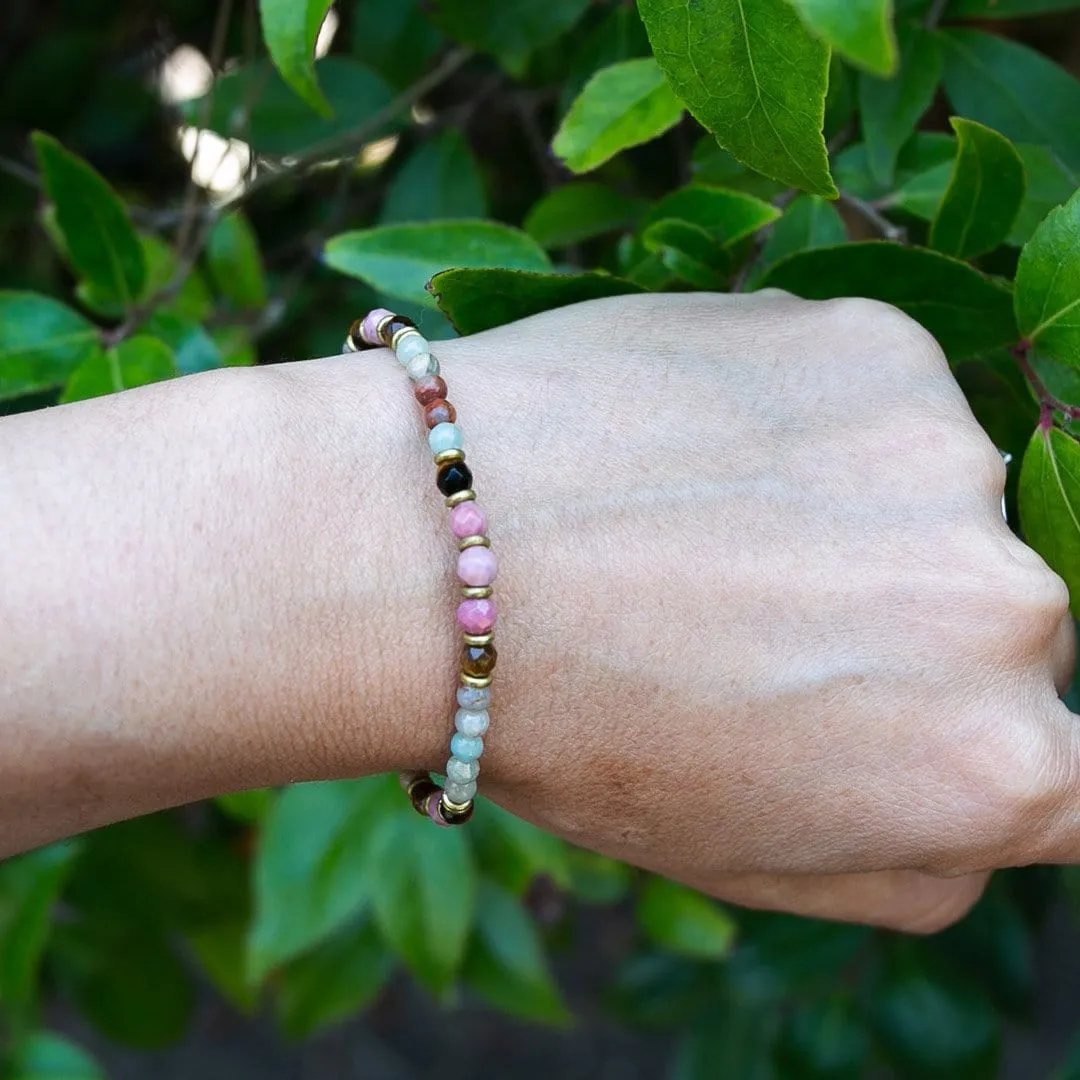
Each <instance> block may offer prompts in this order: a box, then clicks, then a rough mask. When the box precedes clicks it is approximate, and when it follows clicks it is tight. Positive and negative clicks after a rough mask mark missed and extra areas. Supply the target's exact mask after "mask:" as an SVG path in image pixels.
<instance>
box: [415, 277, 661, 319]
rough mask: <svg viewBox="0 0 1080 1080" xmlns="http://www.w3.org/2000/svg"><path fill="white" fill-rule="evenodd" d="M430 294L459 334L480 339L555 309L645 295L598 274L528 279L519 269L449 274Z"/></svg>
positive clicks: (436, 279)
mask: <svg viewBox="0 0 1080 1080" xmlns="http://www.w3.org/2000/svg"><path fill="white" fill-rule="evenodd" d="M431 292H432V294H433V295H434V297H435V299H436V301H437V303H438V305H439V308H440V309H441V310H442V311H443V313H444V314H445V315H446V317H447V318H448V319H449V320H450V321H451V322H452V323H453V324H454V328H455V329H456V330H457V332H458V333H459V334H479V333H480V332H481V331H482V330H490V329H491V328H492V327H494V326H503V325H505V324H506V323H509V322H516V321H517V320H518V319H524V318H527V317H528V316H529V315H539V314H540V312H542V311H550V310H551V309H552V308H557V307H566V305H567V304H579V303H581V302H582V301H584V300H598V299H600V298H602V297H605V296H627V295H629V294H631V293H640V292H644V290H643V289H641V288H640V287H639V286H637V285H634V284H632V283H631V282H629V281H626V280H624V279H623V278H618V277H612V276H611V275H609V274H603V273H600V272H599V271H591V272H590V273H586V274H529V273H523V272H522V271H520V270H446V271H444V272H443V273H441V274H436V275H435V277H433V278H432V279H431Z"/></svg>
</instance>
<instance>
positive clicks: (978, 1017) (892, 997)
mask: <svg viewBox="0 0 1080 1080" xmlns="http://www.w3.org/2000/svg"><path fill="white" fill-rule="evenodd" d="M867 1005H868V1006H869V1014H870V1019H871V1024H872V1027H873V1029H874V1033H875V1034H876V1036H877V1039H878V1042H879V1043H880V1045H881V1047H882V1049H883V1050H884V1051H885V1054H886V1056H887V1058H888V1061H889V1063H890V1064H891V1065H893V1066H894V1067H895V1068H896V1069H897V1070H898V1071H900V1073H901V1075H905V1076H917V1077H919V1078H920V1080H923V1078H925V1080H938V1078H940V1080H985V1078H986V1077H988V1076H995V1075H997V1070H996V1065H997V1060H998V1056H999V1053H1000V1046H1001V1030H1000V1024H999V1021H998V1017H997V1015H996V1014H995V1012H994V1010H993V1008H992V1007H991V1006H990V1003H989V1002H988V1001H987V1000H986V998H985V997H984V996H983V995H982V994H981V993H980V992H979V991H978V990H976V989H975V988H974V986H972V985H971V984H968V983H966V982H963V981H961V980H960V979H958V978H957V977H956V976H955V975H953V974H952V973H951V972H950V971H948V970H946V969H943V968H942V967H940V966H939V965H938V964H935V963H934V962H933V958H932V957H931V956H929V955H927V954H926V952H925V951H923V950H921V949H919V948H918V947H917V946H915V945H912V944H910V943H908V942H905V941H897V942H894V943H893V948H892V950H891V956H890V959H889V963H888V966H887V968H886V970H885V972H884V974H883V976H882V978H881V979H880V981H879V982H878V984H877V985H876V986H875V987H873V988H872V989H871V991H870V992H869V993H868V995H867Z"/></svg>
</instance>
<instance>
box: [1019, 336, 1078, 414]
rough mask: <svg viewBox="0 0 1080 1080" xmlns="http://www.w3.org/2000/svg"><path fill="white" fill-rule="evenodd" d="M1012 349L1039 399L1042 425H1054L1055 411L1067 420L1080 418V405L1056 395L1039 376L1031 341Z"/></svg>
mask: <svg viewBox="0 0 1080 1080" xmlns="http://www.w3.org/2000/svg"><path fill="white" fill-rule="evenodd" d="M1010 351H1011V352H1012V355H1013V359H1014V360H1015V361H1016V365H1017V367H1019V368H1020V371H1021V373H1022V374H1023V376H1024V378H1025V379H1027V381H1028V385H1029V386H1030V387H1031V390H1032V392H1033V393H1034V394H1035V396H1036V397H1037V398H1038V399H1039V425H1040V426H1041V427H1044V428H1048V427H1051V426H1052V425H1053V423H1054V413H1061V414H1062V415H1063V416H1064V417H1065V419H1066V420H1076V419H1080V405H1070V404H1069V403H1068V402H1067V401H1062V400H1061V398H1059V397H1055V395H1054V394H1052V393H1050V391H1049V389H1047V386H1046V383H1044V382H1043V381H1042V379H1041V378H1040V377H1039V373H1038V372H1037V371H1036V370H1035V366H1034V365H1033V364H1032V362H1031V342H1030V341H1026V340H1025V341H1020V342H1017V344H1016V345H1014V346H1013V348H1012V349H1011V350H1010Z"/></svg>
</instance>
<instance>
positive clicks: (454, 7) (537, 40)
mask: <svg viewBox="0 0 1080 1080" xmlns="http://www.w3.org/2000/svg"><path fill="white" fill-rule="evenodd" d="M588 6H589V0H514V3H512V4H508V3H506V0H432V5H431V19H432V21H433V22H434V23H435V25H436V26H437V27H439V29H441V30H442V31H443V33H445V34H446V35H447V36H448V37H452V38H453V39H454V40H455V41H460V42H461V43H462V44H463V45H471V46H472V47H473V48H474V49H479V50H480V51H481V52H489V53H492V54H493V55H495V56H498V57H500V58H502V59H503V60H504V62H506V60H507V59H509V60H510V61H511V65H512V66H513V67H515V68H517V67H520V58H522V57H525V56H528V55H529V54H530V53H531V52H533V50H535V49H537V48H539V47H540V46H541V45H546V44H548V42H551V41H554V40H555V39H556V38H558V37H561V36H562V35H563V34H565V33H566V32H567V31H568V30H570V29H571V28H572V27H573V26H574V25H575V24H576V23H577V21H578V20H579V19H580V18H581V17H582V15H584V14H585V10H586V9H587V8H588Z"/></svg>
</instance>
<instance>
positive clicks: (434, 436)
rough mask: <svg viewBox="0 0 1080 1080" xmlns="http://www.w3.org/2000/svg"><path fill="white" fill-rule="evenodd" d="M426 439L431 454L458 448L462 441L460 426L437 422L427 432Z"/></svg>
mask: <svg viewBox="0 0 1080 1080" xmlns="http://www.w3.org/2000/svg"><path fill="white" fill-rule="evenodd" d="M427 441H428V446H430V447H431V452H432V453H433V454H441V453H442V452H443V451H444V450H460V449H461V446H462V443H463V442H464V440H463V439H462V437H461V428H459V427H458V426H457V424H437V425H436V426H435V427H433V428H432V429H431V430H430V431H429V432H428V437H427Z"/></svg>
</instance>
